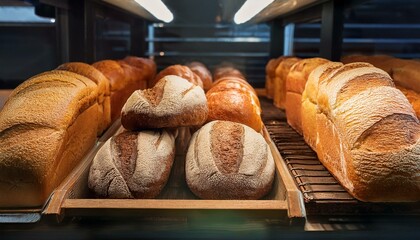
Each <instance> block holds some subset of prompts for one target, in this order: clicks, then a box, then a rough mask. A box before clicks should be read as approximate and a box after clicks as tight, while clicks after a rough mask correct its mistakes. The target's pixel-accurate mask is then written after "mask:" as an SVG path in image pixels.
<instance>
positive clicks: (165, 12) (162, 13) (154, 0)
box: [134, 0, 174, 23]
mask: <svg viewBox="0 0 420 240" xmlns="http://www.w3.org/2000/svg"><path fill="white" fill-rule="evenodd" d="M134 1H136V2H137V3H138V4H140V5H141V6H142V7H143V8H144V9H146V10H147V11H148V12H149V13H151V14H152V15H153V16H155V17H156V18H157V19H159V20H162V21H164V22H166V23H169V22H171V21H172V20H173V19H174V15H173V14H172V13H171V11H170V10H169V9H168V8H167V7H166V5H165V4H164V3H163V2H162V1H161V0H134Z"/></svg>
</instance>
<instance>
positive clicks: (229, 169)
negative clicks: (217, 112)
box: [185, 121, 275, 199]
mask: <svg viewBox="0 0 420 240" xmlns="http://www.w3.org/2000/svg"><path fill="white" fill-rule="evenodd" d="M185 161H186V166H185V173H186V180H187V184H188V186H189V188H190V189H191V191H192V192H193V193H194V194H195V195H197V196H198V197H200V198H203V199H259V198H261V197H263V196H264V195H266V194H267V193H268V192H269V191H270V190H271V187H272V183H273V179H274V173H275V164H274V160H273V156H272V155H271V151H270V148H269V146H268V145H267V143H266V142H265V140H264V138H263V137H262V135H261V134H259V133H257V132H255V131H254V130H253V129H251V128H249V127H248V126H246V125H243V124H240V123H234V122H229V121H212V122H210V123H208V124H206V125H204V126H203V127H202V128H201V129H200V130H198V131H197V132H195V133H194V135H193V137H192V139H191V141H190V146H189V149H188V152H187V156H186V160H185Z"/></svg>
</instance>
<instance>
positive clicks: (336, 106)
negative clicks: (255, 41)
mask: <svg viewBox="0 0 420 240" xmlns="http://www.w3.org/2000/svg"><path fill="white" fill-rule="evenodd" d="M319 69H325V66H320V67H319ZM319 69H316V70H315V71H318V70H319ZM321 75H322V74H321ZM315 82H318V84H319V85H318V94H317V104H318V105H317V107H318V110H317V114H316V125H317V127H316V131H317V139H316V151H317V154H318V157H319V159H320V160H321V162H322V163H323V164H324V165H325V166H326V167H327V168H328V170H329V171H330V172H331V173H332V174H333V175H334V176H335V177H336V178H337V180H338V181H339V182H340V183H341V184H342V185H343V186H344V187H345V188H346V189H347V190H348V191H349V193H351V194H352V195H353V196H354V197H356V198H357V199H359V200H362V201H371V202H404V201H419V200H420V123H419V120H418V119H417V117H416V115H415V113H414V111H413V108H412V106H411V105H410V103H409V102H408V100H407V99H406V97H405V96H404V95H403V94H402V93H401V92H400V91H399V90H398V89H396V88H395V87H394V84H393V81H392V79H391V78H390V77H389V75H388V74H387V73H386V72H384V71H383V70H380V69H377V68H374V67H373V66H372V65H370V64H368V63H352V64H347V65H343V66H341V67H339V68H334V70H332V71H330V72H329V73H328V74H327V76H326V77H325V76H324V78H323V79H319V80H318V81H315ZM308 84H309V82H308Z"/></svg>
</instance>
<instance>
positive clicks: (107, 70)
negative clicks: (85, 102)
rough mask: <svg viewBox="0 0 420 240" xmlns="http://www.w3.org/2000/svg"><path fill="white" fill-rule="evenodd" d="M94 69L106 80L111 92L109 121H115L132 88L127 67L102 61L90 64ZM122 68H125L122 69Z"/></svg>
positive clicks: (109, 61)
mask: <svg viewBox="0 0 420 240" xmlns="http://www.w3.org/2000/svg"><path fill="white" fill-rule="evenodd" d="M92 66H94V67H95V68H96V69H98V70H99V71H101V72H102V74H103V75H104V76H105V77H107V78H108V80H109V84H110V91H111V99H110V102H111V121H112V122H113V121H115V120H116V119H117V118H118V117H119V116H120V115H121V109H122V107H123V106H124V103H125V101H127V99H128V97H130V95H131V93H132V91H134V87H133V85H134V84H132V82H131V81H132V78H131V77H130V74H129V73H128V70H129V69H127V67H128V65H126V64H125V65H121V64H120V63H119V62H118V61H114V60H102V61H99V62H95V63H94V64H92ZM123 66H126V68H124V67H123Z"/></svg>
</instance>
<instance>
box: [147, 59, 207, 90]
mask: <svg viewBox="0 0 420 240" xmlns="http://www.w3.org/2000/svg"><path fill="white" fill-rule="evenodd" d="M169 75H175V76H178V77H181V78H183V79H185V80H187V81H189V82H190V83H192V84H194V85H196V86H199V87H201V88H203V81H201V79H200V77H199V76H198V75H197V74H195V73H194V72H193V71H192V70H191V69H190V68H189V67H187V66H183V65H179V64H178V65H172V66H169V67H167V68H165V69H163V70H162V71H160V72H159V73H158V75H156V77H155V79H154V80H153V81H151V82H150V85H149V87H153V86H155V85H156V83H157V82H158V81H160V79H162V78H163V77H165V76H169Z"/></svg>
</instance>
